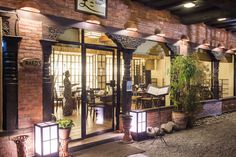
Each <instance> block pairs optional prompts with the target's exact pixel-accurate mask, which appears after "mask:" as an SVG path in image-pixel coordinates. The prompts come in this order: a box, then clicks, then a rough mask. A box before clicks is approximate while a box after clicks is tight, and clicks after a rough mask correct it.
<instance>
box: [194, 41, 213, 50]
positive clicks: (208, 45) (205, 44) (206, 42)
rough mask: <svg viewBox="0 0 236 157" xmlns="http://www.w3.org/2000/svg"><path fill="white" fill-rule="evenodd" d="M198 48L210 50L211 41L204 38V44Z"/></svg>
mask: <svg viewBox="0 0 236 157" xmlns="http://www.w3.org/2000/svg"><path fill="white" fill-rule="evenodd" d="M196 49H202V50H210V43H208V41H207V40H203V42H202V44H201V45H199V46H197V47H196Z"/></svg>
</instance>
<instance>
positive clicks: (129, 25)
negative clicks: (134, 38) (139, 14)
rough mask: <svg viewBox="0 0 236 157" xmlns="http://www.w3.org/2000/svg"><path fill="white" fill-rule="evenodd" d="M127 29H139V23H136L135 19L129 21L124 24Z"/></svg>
mask: <svg viewBox="0 0 236 157" xmlns="http://www.w3.org/2000/svg"><path fill="white" fill-rule="evenodd" d="M124 27H125V29H126V30H128V31H135V32H136V31H138V27H137V25H136V24H135V22H134V21H128V22H126V23H125V25H124Z"/></svg>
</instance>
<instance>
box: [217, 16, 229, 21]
mask: <svg viewBox="0 0 236 157" xmlns="http://www.w3.org/2000/svg"><path fill="white" fill-rule="evenodd" d="M225 20H227V18H225V17H224V18H218V19H217V21H225Z"/></svg>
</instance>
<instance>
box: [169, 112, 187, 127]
mask: <svg viewBox="0 0 236 157" xmlns="http://www.w3.org/2000/svg"><path fill="white" fill-rule="evenodd" d="M172 120H173V122H174V123H175V124H176V128H177V129H178V130H183V129H186V127H187V123H188V115H187V114H186V113H185V112H180V111H172Z"/></svg>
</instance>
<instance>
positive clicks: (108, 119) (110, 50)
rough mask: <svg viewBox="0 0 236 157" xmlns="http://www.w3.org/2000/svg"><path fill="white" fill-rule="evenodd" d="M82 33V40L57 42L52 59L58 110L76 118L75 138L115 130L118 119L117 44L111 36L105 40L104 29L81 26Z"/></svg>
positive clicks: (59, 117) (55, 101)
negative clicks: (83, 28) (83, 27)
mask: <svg viewBox="0 0 236 157" xmlns="http://www.w3.org/2000/svg"><path fill="white" fill-rule="evenodd" d="M73 31H74V30H73ZM79 34H80V35H79V36H80V37H79V38H80V41H81V42H74V41H73V42H71V41H69V42H68V41H66V42H65V41H60V42H59V43H57V44H56V45H55V46H54V47H53V53H52V55H51V60H50V61H51V76H52V78H53V84H54V114H55V115H56V117H57V118H58V119H61V118H67V119H72V120H73V121H74V123H75V127H73V128H72V131H71V138H72V139H84V138H87V137H91V136H94V135H98V134H101V133H104V132H108V131H112V130H114V128H115V127H116V124H117V122H116V120H118V119H117V118H115V117H117V116H116V115H115V114H114V113H116V112H115V111H116V106H117V99H116V98H117V92H116V91H117V88H116V85H117V77H119V76H120V75H118V76H117V69H118V68H120V67H118V65H117V64H116V62H117V48H116V46H115V44H114V43H113V42H112V41H111V40H110V39H109V38H108V37H107V38H106V40H107V41H106V42H105V43H104V42H101V41H104V40H101V37H102V38H103V39H104V36H105V34H104V33H98V32H92V33H91V31H86V30H80V31H79ZM94 34H95V35H96V36H94ZM92 35H93V36H92ZM68 84H69V85H68ZM68 96H69V97H68Z"/></svg>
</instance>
